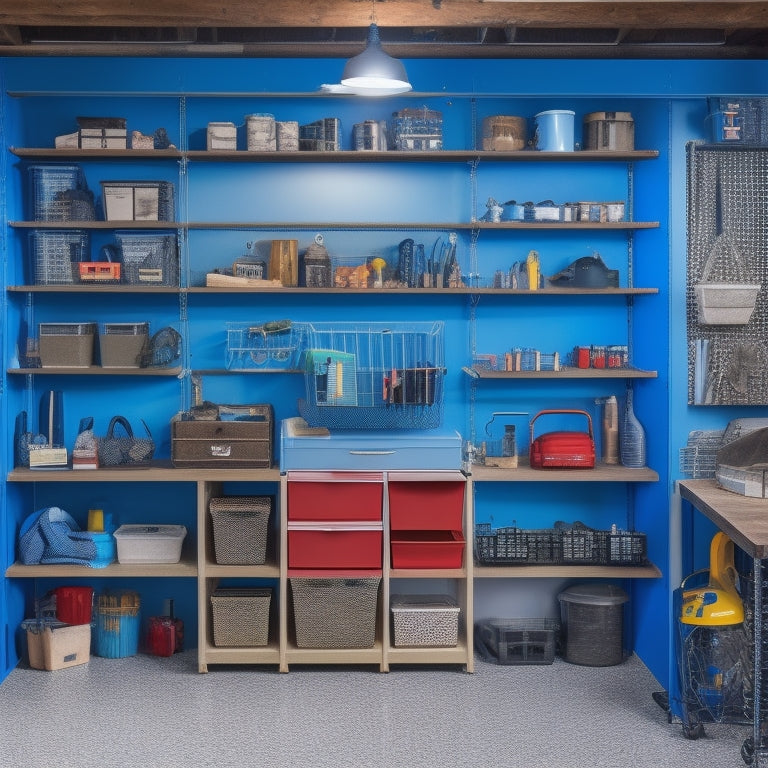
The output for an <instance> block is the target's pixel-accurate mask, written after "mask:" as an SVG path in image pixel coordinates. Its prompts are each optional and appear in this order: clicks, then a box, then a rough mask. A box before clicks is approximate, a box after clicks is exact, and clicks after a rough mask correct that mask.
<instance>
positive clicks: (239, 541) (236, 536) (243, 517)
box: [208, 496, 274, 565]
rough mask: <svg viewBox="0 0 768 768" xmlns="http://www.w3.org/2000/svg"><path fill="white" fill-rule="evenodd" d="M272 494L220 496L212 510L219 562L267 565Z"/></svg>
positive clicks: (212, 501) (211, 505)
mask: <svg viewBox="0 0 768 768" xmlns="http://www.w3.org/2000/svg"><path fill="white" fill-rule="evenodd" d="M273 503H274V500H273V499H272V497H271V496H219V497H215V498H212V499H211V500H210V502H209V504H208V511H209V513H210V515H211V522H212V524H213V547H214V552H215V557H216V562H217V563H218V564H219V565H263V564H264V561H265V560H266V553H267V533H268V531H269V516H270V514H271V513H272V507H273Z"/></svg>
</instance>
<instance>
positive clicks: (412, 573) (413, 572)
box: [389, 568, 467, 579]
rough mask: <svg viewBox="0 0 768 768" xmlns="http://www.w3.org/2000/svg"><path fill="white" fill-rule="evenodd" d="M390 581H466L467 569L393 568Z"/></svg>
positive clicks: (390, 572)
mask: <svg viewBox="0 0 768 768" xmlns="http://www.w3.org/2000/svg"><path fill="white" fill-rule="evenodd" d="M389 578H390V579H466V578H467V570H466V568H392V569H390V571H389Z"/></svg>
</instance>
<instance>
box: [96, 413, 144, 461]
mask: <svg viewBox="0 0 768 768" xmlns="http://www.w3.org/2000/svg"><path fill="white" fill-rule="evenodd" d="M141 423H142V424H143V425H144V429H145V430H146V432H147V437H135V436H134V434H133V429H132V428H131V425H130V423H129V421H128V419H126V418H125V416H113V417H112V419H111V421H110V422H109V428H108V429H107V434H106V436H105V437H102V438H99V441H98V455H99V466H100V467H120V466H131V467H135V466H141V465H148V464H149V462H150V461H151V460H152V456H153V455H154V453H155V441H154V440H153V439H152V433H151V432H150V431H149V427H148V426H147V424H146V422H145V421H144V420H143V419H142V420H141ZM118 425H119V426H120V427H122V431H123V432H124V433H125V434H124V435H122V436H121V435H117V434H115V432H116V427H117V426H118Z"/></svg>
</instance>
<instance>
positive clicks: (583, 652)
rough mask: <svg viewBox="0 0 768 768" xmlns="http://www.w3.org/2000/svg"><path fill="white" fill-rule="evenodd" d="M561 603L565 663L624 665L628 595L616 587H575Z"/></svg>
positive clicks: (566, 592) (566, 594) (560, 598)
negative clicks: (625, 610)
mask: <svg viewBox="0 0 768 768" xmlns="http://www.w3.org/2000/svg"><path fill="white" fill-rule="evenodd" d="M558 600H559V601H560V607H561V611H562V614H563V621H564V625H565V660H566V661H569V662H570V663H571V664H581V665H584V666H587V667H609V666H614V665H616V664H621V662H622V661H623V660H624V659H623V655H624V654H623V633H624V621H623V618H624V607H623V606H624V603H626V602H627V601H628V600H629V596H628V595H627V593H626V592H625V591H624V590H623V589H622V588H621V587H617V586H615V585H614V584H603V583H595V584H574V585H573V586H571V587H568V588H567V589H565V590H563V591H562V592H561V593H560V594H559V595H558Z"/></svg>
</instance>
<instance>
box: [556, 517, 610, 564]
mask: <svg viewBox="0 0 768 768" xmlns="http://www.w3.org/2000/svg"><path fill="white" fill-rule="evenodd" d="M560 537H561V546H562V553H563V559H562V561H563V563H565V564H578V565H599V564H601V563H605V562H606V560H607V557H608V554H607V547H608V541H607V532H606V531H598V530H595V529H594V528H587V527H586V526H585V525H574V526H573V527H567V528H563V529H562V530H561V531H560Z"/></svg>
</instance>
